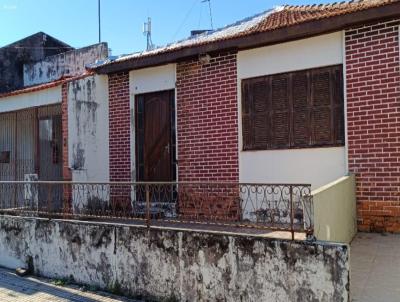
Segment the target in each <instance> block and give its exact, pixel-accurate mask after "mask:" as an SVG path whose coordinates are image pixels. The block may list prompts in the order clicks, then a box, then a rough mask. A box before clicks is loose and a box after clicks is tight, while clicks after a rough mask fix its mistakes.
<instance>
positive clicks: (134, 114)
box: [131, 89, 178, 181]
mask: <svg viewBox="0 0 400 302" xmlns="http://www.w3.org/2000/svg"><path fill="white" fill-rule="evenodd" d="M166 92H167V93H169V106H170V123H171V125H170V131H171V133H170V157H171V181H176V180H177V170H178V169H177V164H178V162H177V156H176V155H177V152H176V151H177V131H176V101H175V89H166V90H158V91H150V92H146V93H140V94H135V95H134V96H133V103H134V104H133V106H132V107H133V108H132V109H131V126H132V128H133V129H132V131H131V133H132V135H131V141H132V142H133V144H134V148H133V150H134V153H135V154H134V156H132V158H133V160H134V165H133V167H134V171H132V172H133V173H132V181H143V180H142V179H141V175H140V174H141V173H140V169H139V152H138V151H139V150H138V148H139V144H138V141H139V138H138V136H139V135H140V133H139V131H138V130H137V129H138V106H139V98H141V97H144V96H146V95H149V94H156V93H166ZM133 178H134V179H133Z"/></svg>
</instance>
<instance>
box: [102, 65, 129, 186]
mask: <svg viewBox="0 0 400 302" xmlns="http://www.w3.org/2000/svg"><path fill="white" fill-rule="evenodd" d="M108 87H109V110H110V113H109V126H110V134H109V135H110V180H111V181H130V180H131V149H130V143H131V142H130V103H129V73H128V72H120V73H114V74H111V75H109V78H108Z"/></svg>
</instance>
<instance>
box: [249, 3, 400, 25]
mask: <svg viewBox="0 0 400 302" xmlns="http://www.w3.org/2000/svg"><path fill="white" fill-rule="evenodd" d="M394 2H398V0H358V1H350V2H340V3H336V2H335V3H329V4H321V5H301V6H283V7H282V9H281V10H278V11H276V12H274V13H272V14H270V15H268V16H267V17H266V18H265V19H264V20H262V21H261V22H260V23H259V24H257V25H256V26H254V27H253V28H252V29H250V30H249V32H248V33H255V32H257V33H258V32H265V31H270V30H274V29H278V28H282V27H288V26H292V25H296V24H300V23H305V22H308V21H315V20H320V19H325V18H330V17H335V16H339V15H345V14H350V13H354V12H357V11H362V10H366V9H370V8H376V7H379V6H384V5H387V4H390V3H394Z"/></svg>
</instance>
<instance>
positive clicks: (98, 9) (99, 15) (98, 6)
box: [97, 0, 101, 43]
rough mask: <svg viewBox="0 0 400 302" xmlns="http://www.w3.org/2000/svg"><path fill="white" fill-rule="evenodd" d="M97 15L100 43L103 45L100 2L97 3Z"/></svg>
mask: <svg viewBox="0 0 400 302" xmlns="http://www.w3.org/2000/svg"><path fill="white" fill-rule="evenodd" d="M97 4H98V5H97V14H98V19H99V20H98V22H99V43H101V11H100V5H101V3H100V0H98V1H97Z"/></svg>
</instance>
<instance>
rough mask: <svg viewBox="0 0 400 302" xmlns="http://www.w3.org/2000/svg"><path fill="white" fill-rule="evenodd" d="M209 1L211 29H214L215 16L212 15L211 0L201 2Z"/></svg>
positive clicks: (206, 0)
mask: <svg viewBox="0 0 400 302" xmlns="http://www.w3.org/2000/svg"><path fill="white" fill-rule="evenodd" d="M205 2H208V9H209V11H210V23H211V29H214V24H213V16H212V10H211V0H202V1H201V3H205Z"/></svg>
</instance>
